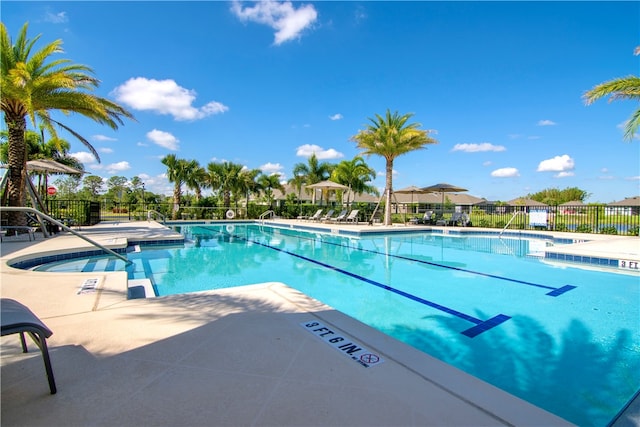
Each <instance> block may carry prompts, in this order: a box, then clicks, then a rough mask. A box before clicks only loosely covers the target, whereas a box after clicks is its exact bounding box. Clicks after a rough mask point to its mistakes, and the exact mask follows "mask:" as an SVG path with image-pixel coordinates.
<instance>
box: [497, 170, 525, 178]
mask: <svg viewBox="0 0 640 427" xmlns="http://www.w3.org/2000/svg"><path fill="white" fill-rule="evenodd" d="M491 176H492V177H494V178H513V177H516V176H520V172H518V169H516V168H501V169H496V170H494V171H493V172H491Z"/></svg>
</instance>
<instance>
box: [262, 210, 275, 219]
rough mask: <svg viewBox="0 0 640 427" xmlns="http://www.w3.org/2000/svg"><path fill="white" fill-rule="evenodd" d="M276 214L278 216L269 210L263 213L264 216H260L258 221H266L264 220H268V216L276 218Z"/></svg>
mask: <svg viewBox="0 0 640 427" xmlns="http://www.w3.org/2000/svg"><path fill="white" fill-rule="evenodd" d="M275 214H276V213H275V212H274V211H273V210H271V209H269V210H268V211H266V212H263V213H262V214H260V216H259V217H258V219H259V220H261V221H264V219H265V218H266V216H267V215H271V217H272V218H273V216H274V215H275Z"/></svg>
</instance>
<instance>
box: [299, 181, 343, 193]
mask: <svg viewBox="0 0 640 427" xmlns="http://www.w3.org/2000/svg"><path fill="white" fill-rule="evenodd" d="M307 188H311V189H314V190H316V189H318V188H319V189H321V190H323V191H325V190H326V191H329V190H348V189H349V187H347V186H346V185H342V184H339V183H337V182H334V181H330V180H326V181H320V182H316V183H315V184H310V185H307Z"/></svg>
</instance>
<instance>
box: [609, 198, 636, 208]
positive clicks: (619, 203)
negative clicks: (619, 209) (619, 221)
mask: <svg viewBox="0 0 640 427" xmlns="http://www.w3.org/2000/svg"><path fill="white" fill-rule="evenodd" d="M608 206H640V197H638V196H635V197H627V198H626V199H624V200H619V201H617V202H613V203H609V205H608Z"/></svg>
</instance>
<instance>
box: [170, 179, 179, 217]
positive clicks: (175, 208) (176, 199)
mask: <svg viewBox="0 0 640 427" xmlns="http://www.w3.org/2000/svg"><path fill="white" fill-rule="evenodd" d="M180 186H181V183H180V182H179V181H176V185H175V186H174V187H173V211H172V214H171V217H172V218H173V219H178V210H179V209H180V198H181V196H182V192H181V190H180Z"/></svg>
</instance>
